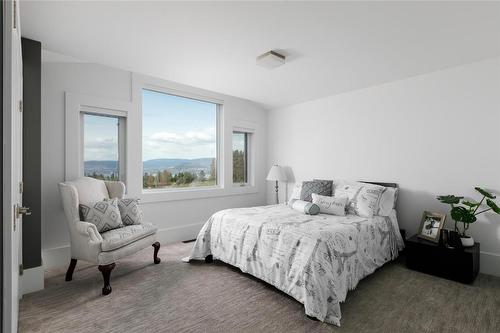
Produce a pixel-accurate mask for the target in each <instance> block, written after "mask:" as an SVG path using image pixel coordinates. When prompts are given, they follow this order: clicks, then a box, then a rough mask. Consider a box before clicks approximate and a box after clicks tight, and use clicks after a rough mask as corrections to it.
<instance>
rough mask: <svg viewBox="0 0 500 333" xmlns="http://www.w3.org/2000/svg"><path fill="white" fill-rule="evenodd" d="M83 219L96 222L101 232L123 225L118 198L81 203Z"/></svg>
mask: <svg viewBox="0 0 500 333" xmlns="http://www.w3.org/2000/svg"><path fill="white" fill-rule="evenodd" d="M79 208H80V215H81V217H82V220H83V221H85V222H90V223H92V224H95V226H96V227H97V231H99V232H100V233H102V232H106V231H108V230H113V229H116V228H121V227H123V223H122V218H121V216H120V209H119V208H118V199H116V198H115V199H111V200H105V201H97V202H90V203H88V204H80V206H79Z"/></svg>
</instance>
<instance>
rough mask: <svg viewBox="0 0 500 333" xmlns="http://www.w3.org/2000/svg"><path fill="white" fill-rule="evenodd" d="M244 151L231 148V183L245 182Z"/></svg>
mask: <svg viewBox="0 0 500 333" xmlns="http://www.w3.org/2000/svg"><path fill="white" fill-rule="evenodd" d="M245 178H246V177H245V153H244V152H243V151H242V150H233V183H245V182H246V179H245Z"/></svg>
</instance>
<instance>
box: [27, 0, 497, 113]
mask: <svg viewBox="0 0 500 333" xmlns="http://www.w3.org/2000/svg"><path fill="white" fill-rule="evenodd" d="M21 29H22V33H23V36H26V37H29V38H32V39H35V40H39V41H41V42H42V44H43V47H44V48H45V49H46V50H48V51H51V52H54V53H61V54H64V55H67V56H70V57H74V58H77V59H84V60H86V61H92V62H97V63H101V64H105V65H109V66H113V67H118V68H122V69H126V70H130V71H134V72H139V73H144V74H148V75H152V76H156V77H160V78H163V79H167V80H172V81H176V82H180V83H184V84H188V85H192V86H196V87H200V88H205V89H209V90H213V91H217V92H221V93H225V94H229V95H234V96H238V97H242V98H246V99H250V100H253V101H256V102H258V103H261V104H263V105H265V106H266V107H269V108H274V107H280V106H284V105H289V104H294V103H298V102H303V101H307V100H311V99H315V98H319V97H323V96H327V95H332V94H338V93H342V92H346V91H350V90H354V89H359V88H364V87H368V86H372V85H376V84H380V83H384V82H389V81H393V80H398V79H402V78H405V77H410V76H414V75H418V74H422V73H428V72H431V71H434V70H438V69H443V68H446V67H451V66H456V65H460V64H465V63H470V62H474V61H478V60H482V59H486V58H490V57H497V56H500V3H498V2H497V3H478V2H473V3H467V2H444V3H429V2H425V3H422V2H406V1H405V2H399V3H396V2H373V1H371V2H364V3H363V2H349V3H347V2H336V3H334V2H312V1H309V2H268V1H266V2H252V3H249V2H232V3H221V2H218V3H217V2H206V1H205V2H201V3H194V2H184V3H177V2H175V3H174V2H158V1H156V2H145V1H112V2H92V1H84V2H74V1H69V2H68V1H67V2H47V1H21ZM271 49H273V50H281V51H283V53H285V54H286V55H288V57H287V63H286V64H285V65H284V66H281V67H278V68H276V69H273V70H268V69H266V68H263V67H260V66H258V65H256V64H255V58H256V57H257V56H258V55H260V54H262V53H264V52H266V51H269V50H271Z"/></svg>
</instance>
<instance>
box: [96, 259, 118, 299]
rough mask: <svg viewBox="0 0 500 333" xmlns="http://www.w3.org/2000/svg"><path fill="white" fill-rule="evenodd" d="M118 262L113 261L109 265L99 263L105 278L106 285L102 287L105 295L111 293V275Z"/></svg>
mask: <svg viewBox="0 0 500 333" xmlns="http://www.w3.org/2000/svg"><path fill="white" fill-rule="evenodd" d="M115 266H116V264H115V263H111V264H109V265H99V267H98V269H99V271H101V273H102V278H103V280H104V287H103V288H102V294H103V295H109V294H111V291H112V289H111V285H110V284H109V278H110V276H111V271H112V270H113V268H115Z"/></svg>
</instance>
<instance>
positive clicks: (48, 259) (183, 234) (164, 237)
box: [42, 223, 203, 269]
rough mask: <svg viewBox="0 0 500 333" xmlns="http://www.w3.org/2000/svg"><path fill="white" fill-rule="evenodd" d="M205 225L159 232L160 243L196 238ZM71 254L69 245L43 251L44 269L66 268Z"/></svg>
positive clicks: (196, 224) (178, 227) (171, 228)
mask: <svg viewBox="0 0 500 333" xmlns="http://www.w3.org/2000/svg"><path fill="white" fill-rule="evenodd" d="M202 226H203V223H194V224H189V225H185V226H176V227H170V228H163V229H159V230H158V234H157V237H158V241H159V242H160V243H161V244H162V245H166V244H170V243H175V242H180V241H183V240H188V239H193V238H196V236H197V235H198V232H199V231H200V229H201V227H202ZM70 259H71V252H70V248H69V245H63V246H59V247H55V248H51V249H45V250H42V260H43V267H44V269H53V268H61V267H65V266H67V265H68V264H69V261H70Z"/></svg>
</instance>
